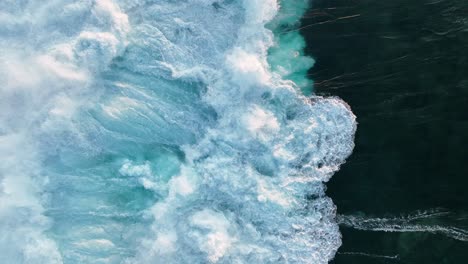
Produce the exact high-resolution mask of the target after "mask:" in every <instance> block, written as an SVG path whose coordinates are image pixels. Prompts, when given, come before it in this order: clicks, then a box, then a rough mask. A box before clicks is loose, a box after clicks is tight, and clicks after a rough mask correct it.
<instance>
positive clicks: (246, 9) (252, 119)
mask: <svg viewBox="0 0 468 264" xmlns="http://www.w3.org/2000/svg"><path fill="white" fill-rule="evenodd" d="M303 2H304V1H298V5H297V6H296V5H286V4H285V9H283V10H287V12H288V13H291V12H292V10H295V11H296V12H297V14H302V12H304V8H306V5H305V4H304V3H303ZM285 3H286V2H285ZM281 4H282V2H280V3H279V2H277V1H274V0H244V1H230V0H186V1H163V0H146V1H138V0H114V1H111V0H83V1H71V0H70V1H68V0H56V1H49V2H47V3H43V1H33V0H30V1H3V2H1V3H0V10H2V11H0V22H1V23H0V59H1V60H0V80H2V83H5V85H3V86H1V87H0V93H1V96H0V108H1V109H0V110H1V111H0V150H1V152H0V153H1V155H2V156H1V157H2V158H3V160H4V161H6V162H4V163H2V164H1V165H0V181H1V189H0V201H1V205H0V216H1V218H0V219H2V220H1V221H0V231H2V232H1V233H0V255H2V256H6V258H7V259H8V260H9V262H12V263H155V262H156V263H315V264H320V263H327V262H328V261H329V260H330V259H332V258H333V256H334V254H335V253H336V250H337V249H338V247H339V246H340V244H341V237H340V233H339V230H338V225H337V223H336V221H335V211H336V209H335V206H334V205H333V203H332V201H331V199H330V198H328V197H326V195H325V191H324V190H325V187H324V182H326V181H328V180H329V178H330V177H331V176H332V175H333V173H334V172H335V171H336V170H338V169H339V166H340V165H341V164H342V163H343V162H344V161H345V159H346V158H347V157H348V156H349V155H350V153H351V152H352V149H353V147H354V144H353V137H354V132H355V129H356V123H355V117H354V115H353V114H352V112H351V111H350V109H349V107H348V106H347V105H346V104H345V103H343V102H342V101H341V100H339V99H338V98H323V97H318V96H313V97H305V96H303V95H302V94H301V92H300V89H301V88H302V87H303V85H304V83H302V84H300V83H295V81H297V80H298V79H297V78H299V77H298V76H299V75H297V76H296V75H294V72H295V71H296V70H298V69H296V70H295V69H293V68H291V67H290V66H291V65H293V63H291V62H290V61H288V60H287V58H290V57H289V56H286V55H285V54H286V53H282V52H280V50H278V47H280V48H281V47H282V44H281V43H280V42H281V40H279V38H278V36H276V35H274V34H273V32H272V30H271V27H272V26H271V25H276V26H278V25H277V24H278V21H276V20H275V18H279V19H280V20H281V21H283V22H279V24H280V25H279V27H281V24H283V25H286V24H287V25H288V26H289V27H291V26H293V25H294V24H296V23H297V19H298V18H299V16H300V15H299V16H297V15H295V16H292V17H293V19H285V20H282V18H284V17H285V16H284V14H282V13H281V10H282V9H281V8H280V7H281ZM286 7H287V8H286ZM294 8H297V9H294ZM50 14H54V16H51V15H50ZM286 17H288V16H286ZM269 23H272V24H269ZM275 23H276V24H275ZM276 26H273V27H274V28H276ZM291 37H293V35H291ZM294 39H295V40H297V41H298V42H297V43H299V44H298V45H293V47H290V49H289V50H290V51H291V50H296V51H297V50H300V49H302V48H301V47H302V46H301V45H302V44H300V43H301V42H300V38H299V37H298V35H297V36H294ZM297 43H296V44H297ZM283 44H284V43H283ZM283 47H284V46H283ZM272 48H273V49H274V48H276V51H275V52H269V50H271V49H272ZM297 55H298V56H299V57H297V56H296V57H294V56H293V57H292V58H293V59H291V60H293V61H294V60H300V61H303V62H304V65H309V64H308V63H309V62H310V61H311V60H310V59H307V58H304V57H303V56H302V55H301V54H300V53H299V54H297ZM277 56H279V57H281V58H284V60H282V59H278V58H277ZM282 61H284V63H285V65H284V67H283V68H280V67H278V63H282ZM275 63H276V64H275ZM274 64H275V65H274ZM286 64H287V65H286ZM288 65H289V66H288ZM304 65H303V66H304ZM309 66H310V65H309ZM304 67H305V66H304ZM304 67H302V66H301V67H300V70H301V71H302V70H304ZM14 150H19V151H14Z"/></svg>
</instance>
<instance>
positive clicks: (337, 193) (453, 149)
mask: <svg viewBox="0 0 468 264" xmlns="http://www.w3.org/2000/svg"><path fill="white" fill-rule="evenodd" d="M467 17H468V2H467V1H457V0H445V1H429V0H411V1H367V0H352V1H345V0H315V1H313V3H312V7H311V8H310V9H309V11H308V12H307V13H306V15H305V16H304V20H303V22H302V24H303V25H302V26H303V30H302V34H303V35H304V36H305V37H306V41H307V54H309V55H311V56H312V57H314V59H315V60H316V64H315V66H314V67H313V68H312V69H311V70H310V71H309V73H310V77H311V78H312V79H313V80H314V81H315V91H316V92H317V93H318V94H325V95H337V96H340V97H341V98H343V99H344V100H345V101H346V102H348V103H349V105H350V106H351V108H352V109H353V112H354V113H355V114H356V116H357V121H358V124H359V125H358V130H357V134H356V140H355V143H356V147H355V150H354V152H353V155H352V156H351V157H350V159H349V160H348V161H347V163H346V164H345V165H344V166H342V168H341V170H340V171H339V172H338V173H337V174H336V175H335V176H334V177H333V178H332V180H331V181H330V182H329V183H328V184H327V186H328V190H327V194H328V195H330V197H331V198H332V199H333V201H334V202H335V204H336V205H337V208H338V215H339V218H341V220H342V221H341V222H342V225H341V226H340V229H341V231H342V234H343V245H342V247H341V248H340V249H339V252H338V254H337V256H336V258H335V260H334V261H333V263H337V264H338V263H346V264H349V263H360V264H363V263H415V264H416V263H418V264H419V263H425V264H427V263H434V264H435V263H437V264H438V263H465V262H466V259H467V258H468V253H467V252H468V242H467V231H466V230H467V229H468V192H467V191H466V186H467V184H468V178H467V175H468V163H467V157H468V108H467V106H468V67H467V65H468V52H467V50H468V49H467V48H468V20H467Z"/></svg>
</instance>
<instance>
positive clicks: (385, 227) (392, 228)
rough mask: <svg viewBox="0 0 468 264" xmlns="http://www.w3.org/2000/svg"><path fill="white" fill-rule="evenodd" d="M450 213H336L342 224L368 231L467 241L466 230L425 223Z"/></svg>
mask: <svg viewBox="0 0 468 264" xmlns="http://www.w3.org/2000/svg"><path fill="white" fill-rule="evenodd" d="M449 214H450V213H449V212H447V211H443V210H440V209H434V210H428V211H418V212H415V213H412V214H408V215H406V216H400V217H393V218H371V217H365V216H352V215H351V216H350V215H338V216H337V219H338V223H339V224H341V225H344V226H348V227H352V228H356V229H359V230H368V231H383V232H427V233H433V234H441V235H444V236H447V237H450V238H453V239H456V240H460V241H468V231H467V230H465V229H462V228H458V227H455V226H450V225H438V224H432V223H425V222H427V221H433V220H436V219H437V218H439V217H441V216H447V215H449Z"/></svg>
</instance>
